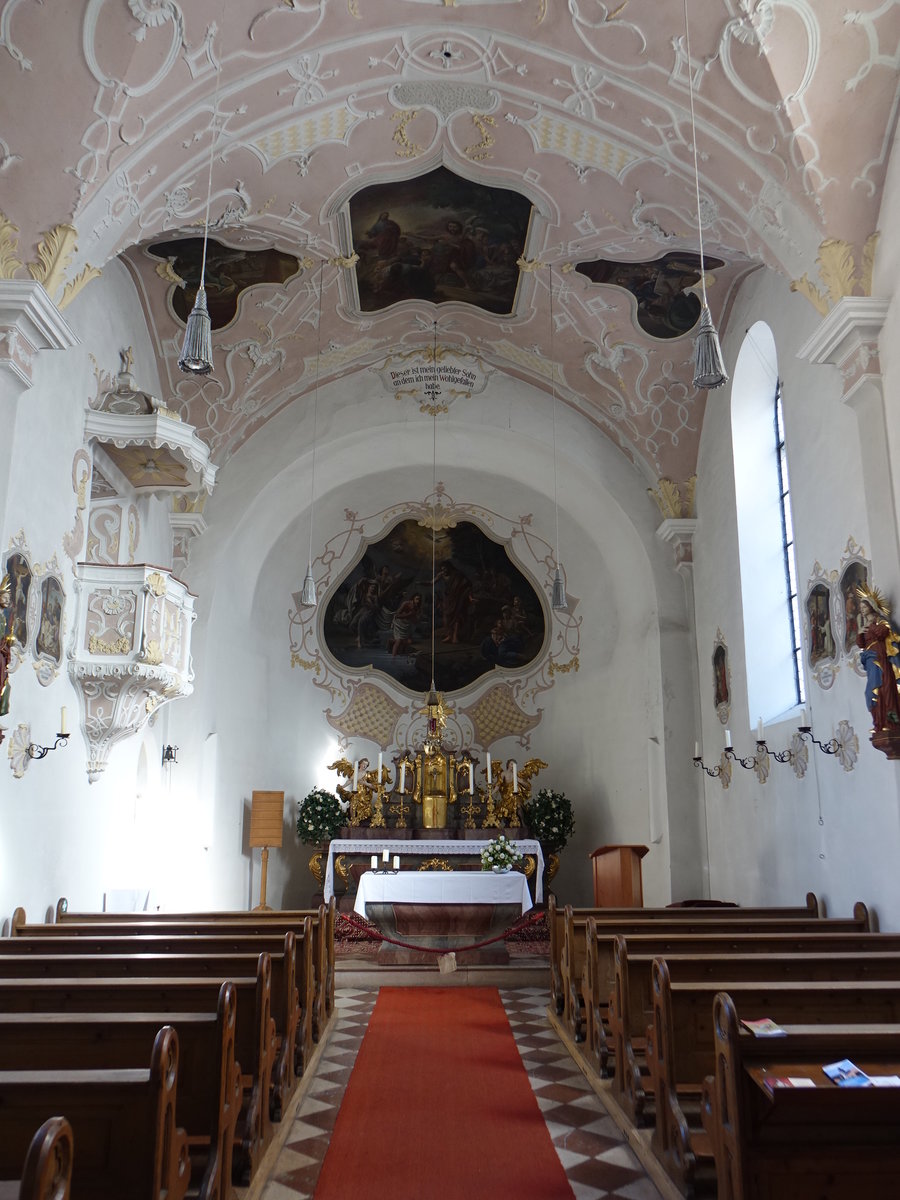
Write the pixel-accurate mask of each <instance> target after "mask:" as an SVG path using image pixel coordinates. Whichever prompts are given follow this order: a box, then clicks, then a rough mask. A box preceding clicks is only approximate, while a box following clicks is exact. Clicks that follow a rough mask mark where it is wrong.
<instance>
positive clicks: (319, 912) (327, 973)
mask: <svg viewBox="0 0 900 1200" xmlns="http://www.w3.org/2000/svg"><path fill="white" fill-rule="evenodd" d="M335 911H336V901H335V899H334V897H332V898H331V900H329V902H328V903H327V904H320V905H319V907H318V908H317V909H294V910H291V909H286V910H274V911H272V912H250V913H248V912H244V911H243V910H237V911H235V910H231V911H226V910H223V911H210V912H193V913H189V912H185V913H90V912H70V910H69V904H68V901H67V900H66V898H65V897H64V896H63V897H61V899H60V900H59V901H58V903H57V905H56V921H57V924H60V923H66V924H70V925H71V924H75V925H85V924H90V923H96V924H104V925H110V924H117V925H133V926H135V930H134V931H135V932H138V931H139V930H140V928H141V927H142V926H143V925H144V924H145V923H147V922H159V921H162V922H164V923H169V922H179V923H189V924H190V923H195V922H196V923H199V924H200V925H205V924H206V923H207V922H209V921H217V922H218V921H226V922H229V923H230V922H241V923H246V922H247V921H250V922H251V923H252V924H253V925H254V926H259V925H261V924H263V923H264V924H270V925H278V926H279V927H284V928H292V929H294V930H295V932H296V930H297V927H298V926H300V925H302V923H303V919H304V917H310V918H311V920H312V925H313V937H314V943H313V966H314V968H315V972H316V1001H315V1007H314V1010H313V1038H314V1040H315V1041H318V1040H319V1038H320V1036H321V1034H322V1031H323V1030H324V1028H325V1025H326V1024H327V1022H328V1019H329V1017H330V1016H331V1014H332V1012H333V1011H334V980H335V975H334V921H335ZM24 924H25V912H24V909H16V911H15V913H14V914H13V920H12V928H11V931H10V932H11V935H12V936H16V935H17V933H18V932H20V931H22V927H23V926H24ZM28 928H29V929H38V928H42V929H46V928H52V926H29V927H28ZM144 932H149V930H148V929H145V930H144Z"/></svg>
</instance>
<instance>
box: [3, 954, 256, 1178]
mask: <svg viewBox="0 0 900 1200" xmlns="http://www.w3.org/2000/svg"><path fill="white" fill-rule="evenodd" d="M230 982H231V984H232V985H233V987H234V991H235V996H236V1001H237V1004H236V1019H235V1042H234V1049H235V1058H236V1060H237V1061H238V1062H239V1063H240V1064H241V1071H242V1083H243V1093H244V1096H243V1104H242V1108H241V1114H240V1116H239V1118H238V1126H237V1133H236V1141H235V1148H234V1158H233V1175H234V1178H235V1181H236V1182H238V1181H240V1180H243V1179H246V1178H252V1177H253V1175H255V1173H256V1170H257V1167H258V1166H259V1162H260V1160H261V1159H262V1156H263V1154H264V1153H265V1151H266V1148H267V1147H268V1145H269V1142H270V1141H271V1138H272V1134H273V1129H272V1122H271V1117H270V1107H269V1095H270V1092H271V1084H272V1068H273V1064H274V1059H275V1022H274V1020H273V1018H272V1001H271V996H272V964H271V959H270V957H269V955H268V954H261V955H260V956H259V960H258V964H257V972H256V975H255V977H252V978H251V977H248V978H243V979H241V978H235V979H232V980H230ZM219 989H220V984H219V983H218V982H217V981H216V980H214V979H203V978H196V977H195V978H189V977H188V978H176V977H171V976H170V977H166V978H159V979H129V978H116V977H110V978H102V979H101V978H94V979H85V978H77V977H75V978H72V977H70V978H56V977H41V978H37V979H35V978H30V979H29V978H25V979H0V1012H10V1013H12V1012H30V1013H40V1012H45V1013H53V1012H62V1013H97V1012H107V1013H127V1012H143V1013H164V1014H176V1013H184V1012H212V1011H215V1009H216V1005H217V1003H218V994H219ZM76 1136H77V1130H76Z"/></svg>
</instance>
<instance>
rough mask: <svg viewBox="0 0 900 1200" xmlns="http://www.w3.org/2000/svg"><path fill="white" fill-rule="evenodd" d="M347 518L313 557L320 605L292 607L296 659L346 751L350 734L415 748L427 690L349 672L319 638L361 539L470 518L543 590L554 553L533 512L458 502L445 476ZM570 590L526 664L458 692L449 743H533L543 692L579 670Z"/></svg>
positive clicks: (577, 625) (549, 613)
mask: <svg viewBox="0 0 900 1200" xmlns="http://www.w3.org/2000/svg"><path fill="white" fill-rule="evenodd" d="M344 516H345V520H346V524H345V527H344V528H343V529H342V530H340V531H339V532H338V533H336V534H334V535H333V536H332V537H331V538H329V540H328V541H327V542H326V543H325V545H324V547H323V548H322V550H321V552H320V553H319V555H318V557H317V558H316V559H315V560H314V562H313V575H314V577H315V579H316V585H317V588H318V590H319V597H320V601H319V605H318V606H317V607H316V608H314V609H313V608H303V607H301V605H300V604H299V602H298V600H297V598H295V607H294V608H292V609H291V610H290V611H289V613H288V626H289V627H288V636H289V646H290V653H291V666H292V667H300V668H301V669H302V670H304V671H307V672H309V673H310V674H311V675H312V682H313V684H314V685H315V686H316V687H318V688H322V689H323V690H324V691H325V692H327V693H328V696H329V698H330V702H331V703H330V705H329V707H327V708H326V709H325V719H326V720H327V721H328V723H329V725H331V727H332V728H333V729H335V730H336V732H337V734H338V738H339V742H340V744H341V747H342V748H344V749H346V747H347V745H348V743H349V741H350V739H351V738H354V739H355V738H364V739H369V740H371V741H374V742H375V743H377V744H378V745H380V746H384V747H387V746H392V745H396V746H398V747H408V746H411V745H413V744H414V743H415V740H416V737H417V736H418V735H419V732H420V730H419V728H418V727H419V726H420V725H423V724H424V717H423V716H422V697H421V696H420V695H412V696H411V695H410V694H409V692H408V691H407V690H406V689H404V688H402V687H401V686H400V685H399V684H397V683H396V682H395V681H393V680H389V679H388V678H387V677H386V676H384V675H383V674H382V673H381V672H380V671H377V670H375V669H373V668H366V669H364V670H361V671H360V670H357V671H350V670H348V669H347V668H346V667H344V666H342V665H341V664H340V663H338V662H336V661H335V660H334V659H332V658H331V656H330V655H329V654H328V653H327V651H326V649H325V646H324V640H323V638H322V630H321V625H322V620H323V619H324V610H325V607H326V605H327V600H328V598H329V593H330V591H331V590H332V589H333V588H334V587H336V585H337V584H338V581H339V580H340V579H342V578H343V576H344V575H345V574H346V572H347V571H348V570H349V569H350V567H351V565H352V564H353V563H355V562H356V561H358V559H359V558H360V557H361V554H362V551H363V549H364V543H366V542H371V541H375V540H377V538H378V537H380V536H383V535H384V533H385V531H386V530H387V529H389V528H391V527H392V526H393V525H395V524H397V523H398V522H399V521H400V520H403V519H407V520H415V521H417V522H418V523H419V524H420V525H422V526H423V527H424V528H426V529H431V528H432V527H434V528H435V529H437V530H440V529H447V528H453V527H454V526H455V525H456V524H457V523H458V522H460V521H464V520H465V521H471V522H472V523H473V524H475V525H478V526H480V527H481V529H482V530H483V531H484V532H485V533H486V534H489V536H491V537H492V538H493V539H494V540H495V541H499V542H501V543H502V544H503V545H505V546H506V548H507V550H508V551H509V553H510V557H511V558H512V559H513V561H514V562H515V564H516V566H517V567H518V568H519V570H520V571H522V573H523V574H524V575H525V576H526V577H527V578H528V580H529V581H530V582H531V584H532V586H533V587H534V588H535V590H536V591H537V592H538V593H539V594H540V595H542V596H544V597H547V596H549V594H550V591H551V588H552V583H553V572H554V569H555V566H556V561H555V557H554V551H553V548H552V546H551V545H550V543H549V542H547V541H546V540H545V539H544V538H542V537H541V536H540V535H539V534H537V533H536V532H535V530H534V529H533V527H532V518H531V516H530V514H528V515H525V516H520V517H515V518H511V517H505V516H503V515H502V514H500V513H497V512H494V511H493V510H491V509H488V508H485V507H483V506H481V505H470V504H463V503H457V502H456V501H455V500H454V499H453V498H452V497H451V496H449V495H448V494H447V492H446V489H445V487H444V484H443V483H438V484H437V485H436V487H435V490H434V492H433V493H432V494H431V495H428V496H426V497H425V499H424V500H421V501H405V502H403V503H399V504H394V505H391V506H390V507H389V508H385V509H382V510H381V511H379V512H375V513H371V514H368V515H365V516H360V515H359V514H358V513H356V512H353V511H352V510H350V509H345V510H344ZM568 596H569V605H568V608H567V610H566V611H564V612H555V611H553V610H552V609H551V608H550V606H549V604H548V605H547V608H546V614H545V620H546V628H547V638H546V639H545V643H544V647H543V650H542V652H541V653H540V654H539V655H538V657H537V659H535V660H534V661H533V662H532V663H531V664H529V665H528V667H526V668H524V669H521V668H514V667H511V668H497V669H495V670H494V671H492V672H490V673H488V674H486V675H483V676H481V677H480V678H479V679H478V680H476V681H475V682H474V683H472V684H471V685H469V686H467V687H466V688H462V689H460V690H459V691H457V692H453V693H451V696H452V707H453V708H454V710H455V711H454V713H453V714H452V715H451V717H450V720H449V721H448V723H447V727H446V729H445V737H444V741H445V744H446V745H447V746H448V747H449V748H460V747H463V746H471V745H477V746H484V747H486V746H490V745H491V744H493V743H494V742H495V741H498V740H500V739H501V738H505V737H514V738H516V739H517V740H518V743H519V745H521V746H522V747H523V748H524V749H526V750H527V749H530V746H531V732H532V730H533V729H535V728H536V727H537V726H538V725H539V724H540V722H541V720H542V717H543V709H542V707H540V705H539V701H540V697H541V696H542V695H543V693H544V692H547V691H549V690H550V689H551V688H552V687H553V686H554V683H555V678H556V676H557V675H561V674H566V673H568V672H569V671H577V670H578V668H579V652H580V645H581V623H582V618H581V617H580V616H576V615H575V613H576V610H577V607H578V600H577V599H576V598H574V597H573V596H572V593H571V592H569V593H568Z"/></svg>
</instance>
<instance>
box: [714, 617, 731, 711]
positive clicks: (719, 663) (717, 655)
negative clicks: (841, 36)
mask: <svg viewBox="0 0 900 1200" xmlns="http://www.w3.org/2000/svg"><path fill="white" fill-rule="evenodd" d="M712 668H713V705H714V707H715V710H716V716H717V717H718V718H719V720H720V721H721V723H722V724H723V725H725V724H727V722H728V717H729V715H730V713H731V667H730V665H729V663H728V647H727V646H726V644H725V636H724V634H723V633H722V630H721V629H717V630H716V640H715V643H714V644H713V653H712Z"/></svg>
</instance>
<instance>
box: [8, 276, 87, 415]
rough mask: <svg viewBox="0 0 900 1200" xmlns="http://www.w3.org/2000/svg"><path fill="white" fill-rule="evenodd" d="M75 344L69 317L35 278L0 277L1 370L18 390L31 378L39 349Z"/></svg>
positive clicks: (30, 383) (30, 382)
mask: <svg viewBox="0 0 900 1200" xmlns="http://www.w3.org/2000/svg"><path fill="white" fill-rule="evenodd" d="M77 345H78V338H77V337H76V336H75V333H74V332H73V330H72V328H71V326H70V325H69V323H68V321H66V319H65V318H64V317H63V315H62V313H61V312H60V311H59V309H58V308H57V307H56V305H55V304H54V303H53V301H52V300H51V299H50V297H49V295H48V294H47V292H46V291H45V289H44V287H43V285H42V284H40V283H38V282H37V280H35V279H0V370H2V371H4V372H5V373H6V374H7V376H8V377H10V378H12V380H13V382H14V385H15V386H16V388H17V390H18V391H20V392H22V391H27V390H28V389H29V388H30V387H31V385H32V382H33V379H32V373H33V369H34V362H35V358H36V356H37V352H38V351H39V350H68V349H70V348H71V347H72V346H77Z"/></svg>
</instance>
